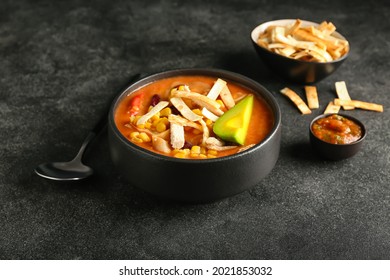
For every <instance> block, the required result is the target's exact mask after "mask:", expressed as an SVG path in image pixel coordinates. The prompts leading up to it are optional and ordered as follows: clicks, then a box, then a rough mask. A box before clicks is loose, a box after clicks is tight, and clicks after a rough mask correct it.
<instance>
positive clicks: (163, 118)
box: [159, 117, 169, 126]
mask: <svg viewBox="0 0 390 280" xmlns="http://www.w3.org/2000/svg"><path fill="white" fill-rule="evenodd" d="M159 122H162V123H163V124H165V125H166V126H167V125H168V124H169V121H168V119H167V118H166V117H162V118H161V119H160V120H159Z"/></svg>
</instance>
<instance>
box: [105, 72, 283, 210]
mask: <svg viewBox="0 0 390 280" xmlns="http://www.w3.org/2000/svg"><path fill="white" fill-rule="evenodd" d="M179 75H205V76H213V77H219V78H222V79H225V80H227V81H231V82H235V83H238V84H241V85H243V86H245V87H247V88H249V89H251V90H252V91H253V92H254V93H255V94H257V95H259V96H261V97H262V98H263V99H264V100H265V101H266V102H267V103H268V105H269V107H270V108H271V110H272V112H273V117H274V120H275V122H274V125H273V128H272V130H271V132H270V133H269V135H268V136H267V137H266V138H265V139H264V140H263V141H261V143H259V144H257V145H255V146H253V147H252V148H250V149H248V150H246V151H243V152H241V153H238V154H235V155H231V156H226V157H221V158H214V159H199V160H196V159H179V158H173V157H168V156H164V155H160V154H157V153H154V152H151V151H149V150H146V149H143V148H141V147H139V146H137V145H135V144H133V143H131V142H130V141H129V140H127V139H126V138H125V137H124V136H123V135H122V134H121V133H120V131H119V130H118V128H117V127H116V125H115V122H114V114H115V111H116V108H117V106H118V104H119V103H120V101H121V100H122V99H123V98H124V97H125V96H126V95H128V94H131V92H133V91H134V90H136V89H138V88H140V87H142V86H145V85H147V84H149V83H152V82H154V81H157V80H160V79H164V78H168V77H173V76H179ZM108 136H109V147H110V153H111V157H112V161H113V163H114V165H115V166H116V168H117V170H118V171H119V172H120V173H121V174H122V175H123V176H124V177H126V178H127V180H128V181H129V182H130V183H131V184H132V185H134V186H136V187H138V188H140V189H142V190H144V191H146V192H148V193H151V194H154V195H157V196H159V197H162V198H167V199H170V200H178V201H186V202H208V201H214V200H218V199H222V198H225V197H229V196H232V195H235V194H238V193H240V192H243V191H245V190H248V189H250V188H251V187H254V186H255V185H256V184H258V183H259V182H260V180H262V179H263V178H264V177H266V175H267V174H269V173H270V172H271V170H272V169H273V167H274V165H275V163H276V161H277V159H278V156H279V149H280V138H281V112H280V109H279V105H278V103H277V101H276V99H275V98H274V97H273V95H272V94H271V93H270V92H269V91H268V90H266V89H265V88H264V87H263V86H261V85H260V84H258V83H257V82H255V81H253V80H251V79H249V78H247V77H244V76H242V75H239V74H236V73H232V72H227V71H223V70H216V69H181V70H171V71H166V72H161V73H158V74H154V75H151V76H148V77H146V78H143V79H142V80H140V81H138V82H136V83H134V84H133V85H131V86H130V87H129V88H127V89H126V90H125V91H124V92H122V93H121V94H120V95H119V96H118V97H117V98H116V100H115V101H114V102H113V104H112V107H111V111H110V113H109V123H108Z"/></svg>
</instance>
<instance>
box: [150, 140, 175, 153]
mask: <svg viewBox="0 0 390 280" xmlns="http://www.w3.org/2000/svg"><path fill="white" fill-rule="evenodd" d="M152 143H153V148H154V149H155V150H156V151H158V152H162V153H170V152H171V148H170V147H169V144H168V141H166V140H164V139H162V138H161V137H158V136H153V137H152Z"/></svg>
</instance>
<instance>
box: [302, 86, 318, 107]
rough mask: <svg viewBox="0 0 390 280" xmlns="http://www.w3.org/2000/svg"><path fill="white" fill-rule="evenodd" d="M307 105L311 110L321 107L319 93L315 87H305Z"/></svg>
mask: <svg viewBox="0 0 390 280" xmlns="http://www.w3.org/2000/svg"><path fill="white" fill-rule="evenodd" d="M305 92H306V99H307V105H308V106H309V108H310V109H317V108H319V107H320V105H319V102H318V93H317V88H316V87H315V86H305Z"/></svg>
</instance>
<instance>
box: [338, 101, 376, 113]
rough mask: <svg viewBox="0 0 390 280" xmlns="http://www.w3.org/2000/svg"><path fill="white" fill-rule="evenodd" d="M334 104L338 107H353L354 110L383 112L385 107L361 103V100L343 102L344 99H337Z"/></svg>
mask: <svg viewBox="0 0 390 280" xmlns="http://www.w3.org/2000/svg"><path fill="white" fill-rule="evenodd" d="M334 103H335V104H336V105H340V106H343V107H344V106H352V107H354V108H359V109H363V110H370V111H376V112H383V105H381V104H375V103H370V102H365V101H360V100H342V99H338V98H336V99H335V100H334Z"/></svg>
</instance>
